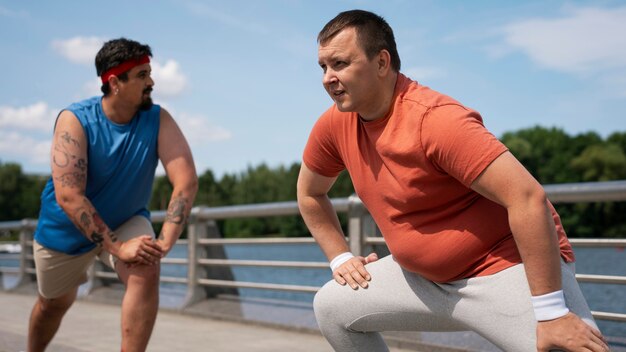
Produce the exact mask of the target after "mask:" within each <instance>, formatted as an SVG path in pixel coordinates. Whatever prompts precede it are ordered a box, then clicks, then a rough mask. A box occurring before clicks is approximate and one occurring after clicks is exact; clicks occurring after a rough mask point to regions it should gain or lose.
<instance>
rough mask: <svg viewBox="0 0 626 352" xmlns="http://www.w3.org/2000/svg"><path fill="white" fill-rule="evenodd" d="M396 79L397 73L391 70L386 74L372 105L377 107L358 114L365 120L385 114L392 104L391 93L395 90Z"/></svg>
mask: <svg viewBox="0 0 626 352" xmlns="http://www.w3.org/2000/svg"><path fill="white" fill-rule="evenodd" d="M397 80H398V73H397V72H393V73H392V74H390V75H388V76H387V77H386V78H385V80H384V81H383V83H382V85H381V90H380V94H379V97H380V98H379V99H378V102H377V103H376V104H375V105H374V106H375V107H377V108H376V109H375V110H373V111H369V112H364V113H359V116H360V117H361V118H362V119H363V120H365V121H374V120H378V119H380V118H383V117H385V116H387V113H389V110H391V105H392V104H393V94H394V93H395V90H396V82H397Z"/></svg>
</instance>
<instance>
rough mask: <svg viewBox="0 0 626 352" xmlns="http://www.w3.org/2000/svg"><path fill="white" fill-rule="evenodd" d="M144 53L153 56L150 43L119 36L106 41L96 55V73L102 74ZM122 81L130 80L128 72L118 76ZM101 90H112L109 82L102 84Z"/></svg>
mask: <svg viewBox="0 0 626 352" xmlns="http://www.w3.org/2000/svg"><path fill="white" fill-rule="evenodd" d="M144 55H148V56H152V50H151V49H150V47H149V46H148V45H144V44H141V43H139V42H136V41H134V40H130V39H126V38H118V39H113V40H109V41H108V42H106V43H104V45H103V46H102V48H101V49H100V51H98V54H97V55H96V73H97V74H98V77H99V76H102V74H103V73H105V72H106V71H108V70H109V69H111V68H113V67H115V66H118V65H119V64H121V63H122V62H124V61H128V60H131V59H137V58H140V57H142V56H144ZM117 77H118V78H119V79H121V80H122V81H126V80H128V74H127V72H124V73H122V74H120V75H119V76H117ZM100 90H101V91H102V93H104V95H107V94H109V92H111V87H110V86H109V82H107V83H104V84H102V87H100Z"/></svg>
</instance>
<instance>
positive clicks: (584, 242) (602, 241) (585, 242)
mask: <svg viewBox="0 0 626 352" xmlns="http://www.w3.org/2000/svg"><path fill="white" fill-rule="evenodd" d="M364 242H365V244H375V245H384V244H386V243H385V239H384V238H382V237H366V238H365V239H364ZM569 242H570V243H571V244H572V246H573V247H610V248H612V247H626V238H570V239H569Z"/></svg>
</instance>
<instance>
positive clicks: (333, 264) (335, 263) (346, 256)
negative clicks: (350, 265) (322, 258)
mask: <svg viewBox="0 0 626 352" xmlns="http://www.w3.org/2000/svg"><path fill="white" fill-rule="evenodd" d="M352 258H354V255H353V254H352V253H350V252H343V253H341V254H339V255H337V256H335V258H333V260H331V261H330V270H331V271H332V272H334V271H335V270H337V268H339V267H340V266H341V264H343V263H345V262H347V261H348V260H350V259H352Z"/></svg>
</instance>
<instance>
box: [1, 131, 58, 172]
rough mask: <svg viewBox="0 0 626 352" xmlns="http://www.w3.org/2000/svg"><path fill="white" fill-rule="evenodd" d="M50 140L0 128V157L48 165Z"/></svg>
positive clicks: (5, 159)
mask: <svg viewBox="0 0 626 352" xmlns="http://www.w3.org/2000/svg"><path fill="white" fill-rule="evenodd" d="M51 142H52V140H51V139H46V140H41V139H35V138H33V137H31V136H28V135H26V134H23V133H19V132H15V131H11V132H8V131H5V130H0V159H2V161H14V162H18V163H20V164H38V165H40V166H44V165H48V164H49V160H50V145H51Z"/></svg>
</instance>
